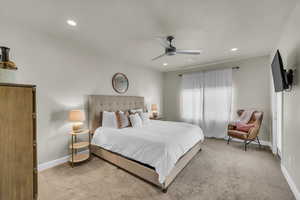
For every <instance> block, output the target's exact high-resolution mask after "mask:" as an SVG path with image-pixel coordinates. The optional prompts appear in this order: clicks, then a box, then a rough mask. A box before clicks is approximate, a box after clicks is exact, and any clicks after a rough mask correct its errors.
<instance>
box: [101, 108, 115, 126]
mask: <svg viewBox="0 0 300 200" xmlns="http://www.w3.org/2000/svg"><path fill="white" fill-rule="evenodd" d="M102 127H107V128H118V122H117V117H116V113H115V112H107V111H103V113H102Z"/></svg>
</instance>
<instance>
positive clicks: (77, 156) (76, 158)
mask: <svg viewBox="0 0 300 200" xmlns="http://www.w3.org/2000/svg"><path fill="white" fill-rule="evenodd" d="M69 134H70V135H71V137H72V139H71V144H70V145H69V149H71V151H72V156H71V158H70V160H69V161H70V163H71V166H72V167H74V163H80V162H83V161H86V160H88V159H89V158H90V156H91V151H90V146H91V132H90V130H88V129H84V130H82V131H80V132H73V131H71V132H70V133H69ZM84 134H88V135H89V141H86V142H77V136H79V135H84ZM83 148H88V150H89V153H78V150H79V149H83Z"/></svg>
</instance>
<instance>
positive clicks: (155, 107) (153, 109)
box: [151, 104, 158, 118]
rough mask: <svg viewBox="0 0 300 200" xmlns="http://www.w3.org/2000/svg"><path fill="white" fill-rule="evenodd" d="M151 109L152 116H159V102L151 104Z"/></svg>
mask: <svg viewBox="0 0 300 200" xmlns="http://www.w3.org/2000/svg"><path fill="white" fill-rule="evenodd" d="M151 111H152V117H153V118H157V117H158V109H157V104H152V105H151Z"/></svg>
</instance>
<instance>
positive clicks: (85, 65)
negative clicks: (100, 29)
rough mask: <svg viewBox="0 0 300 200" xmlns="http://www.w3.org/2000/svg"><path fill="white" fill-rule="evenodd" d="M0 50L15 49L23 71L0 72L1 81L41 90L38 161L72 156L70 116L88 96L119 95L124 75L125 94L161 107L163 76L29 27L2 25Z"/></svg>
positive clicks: (14, 58) (38, 98) (39, 100)
mask: <svg viewBox="0 0 300 200" xmlns="http://www.w3.org/2000/svg"><path fill="white" fill-rule="evenodd" d="M0 38H1V43H0V46H1V45H4V46H8V47H10V48H11V52H12V60H13V61H15V62H16V64H17V66H18V68H19V70H18V71H7V70H1V71H0V81H1V82H16V83H28V84H36V85H37V104H38V106H37V109H38V120H37V127H38V129H37V130H38V131H37V132H38V159H39V163H44V162H47V161H51V160H54V159H57V158H60V157H63V156H65V155H67V154H68V146H67V144H68V142H69V139H70V137H69V135H68V134H67V133H68V131H69V130H70V129H71V124H70V123H69V122H68V121H67V116H68V111H69V110H70V109H73V108H83V106H84V101H85V95H89V94H110V95H117V94H116V93H115V92H114V90H113V88H112V86H111V78H112V76H113V74H114V73H116V72H123V73H125V74H126V75H127V77H128V79H129V84H130V86H129V90H128V92H127V93H126V95H137V96H144V97H145V101H146V103H147V104H148V105H149V104H151V103H157V104H159V105H160V106H162V84H163V81H162V78H163V75H162V73H161V72H158V71H154V70H151V69H146V68H141V67H139V66H131V65H126V64H123V63H122V62H121V61H118V59H117V58H106V57H104V56H101V55H96V54H95V53H93V52H91V51H89V49H87V48H84V47H80V46H76V45H75V44H76V41H74V42H72V43H67V42H66V41H63V40H60V39H58V38H53V37H51V36H49V35H47V34H44V33H39V32H36V31H31V30H27V29H26V28H25V27H24V26H21V25H20V26H18V27H15V26H8V25H4V24H1V31H0Z"/></svg>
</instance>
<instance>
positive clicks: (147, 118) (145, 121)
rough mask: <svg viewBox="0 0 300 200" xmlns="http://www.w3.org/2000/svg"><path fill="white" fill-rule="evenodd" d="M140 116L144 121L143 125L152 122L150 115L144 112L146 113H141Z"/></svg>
mask: <svg viewBox="0 0 300 200" xmlns="http://www.w3.org/2000/svg"><path fill="white" fill-rule="evenodd" d="M139 114H140V117H141V119H142V121H143V124H148V123H149V122H150V119H149V117H150V116H149V113H147V112H144V113H139Z"/></svg>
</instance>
